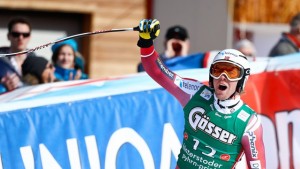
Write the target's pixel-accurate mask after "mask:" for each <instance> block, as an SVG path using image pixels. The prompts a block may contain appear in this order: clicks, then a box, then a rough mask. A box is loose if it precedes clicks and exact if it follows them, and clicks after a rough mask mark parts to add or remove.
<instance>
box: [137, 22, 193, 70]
mask: <svg viewBox="0 0 300 169" xmlns="http://www.w3.org/2000/svg"><path fill="white" fill-rule="evenodd" d="M164 47H165V51H164V52H163V53H162V54H160V57H161V60H162V61H163V62H166V61H167V60H170V59H172V58H174V57H185V56H188V54H189V50H190V40H189V34H188V31H187V29H186V28H185V27H183V26H181V25H175V26H172V27H169V28H168V30H167V33H166V35H165V42H164ZM143 71H144V68H143V65H142V64H141V63H139V64H138V72H143Z"/></svg>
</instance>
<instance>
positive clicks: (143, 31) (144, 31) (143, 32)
mask: <svg viewBox="0 0 300 169" xmlns="http://www.w3.org/2000/svg"><path fill="white" fill-rule="evenodd" d="M139 32H140V33H139V36H140V38H139V41H138V43H137V45H138V46H139V47H141V48H148V47H150V46H152V45H153V40H154V39H155V38H156V37H157V36H158V35H159V33H160V24H159V21H158V20H157V19H154V20H151V19H150V20H148V19H143V20H141V21H140V24H139Z"/></svg>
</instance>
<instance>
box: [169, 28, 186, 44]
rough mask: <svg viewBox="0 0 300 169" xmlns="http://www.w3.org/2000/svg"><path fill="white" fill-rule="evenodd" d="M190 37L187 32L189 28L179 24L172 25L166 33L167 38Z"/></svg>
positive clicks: (181, 38)
mask: <svg viewBox="0 0 300 169" xmlns="http://www.w3.org/2000/svg"><path fill="white" fill-rule="evenodd" d="M188 38H189V34H188V32H187V30H186V29H185V28H184V27H182V26H179V25H175V26H172V27H170V28H169V29H168V30H167V34H166V39H167V40H169V39H180V40H183V41H184V40H186V39H188Z"/></svg>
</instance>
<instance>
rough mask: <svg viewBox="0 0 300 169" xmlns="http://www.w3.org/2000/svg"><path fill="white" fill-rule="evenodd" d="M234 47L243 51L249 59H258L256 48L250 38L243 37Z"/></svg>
mask: <svg viewBox="0 0 300 169" xmlns="http://www.w3.org/2000/svg"><path fill="white" fill-rule="evenodd" d="M234 49H236V50H239V51H240V52H242V53H243V54H244V55H245V56H246V57H247V59H248V60H249V61H255V60H256V49H255V47H254V45H253V43H252V42H251V41H249V40H248V39H242V40H240V41H238V42H237V43H236V44H235V46H234Z"/></svg>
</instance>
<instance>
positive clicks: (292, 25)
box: [290, 13, 300, 27]
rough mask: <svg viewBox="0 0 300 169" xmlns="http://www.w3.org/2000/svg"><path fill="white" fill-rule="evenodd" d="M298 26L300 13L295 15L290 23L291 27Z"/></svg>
mask: <svg viewBox="0 0 300 169" xmlns="http://www.w3.org/2000/svg"><path fill="white" fill-rule="evenodd" d="M298 25H300V13H298V14H297V15H295V16H294V17H293V18H292V20H291V22H290V26H291V27H296V26H298Z"/></svg>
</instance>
